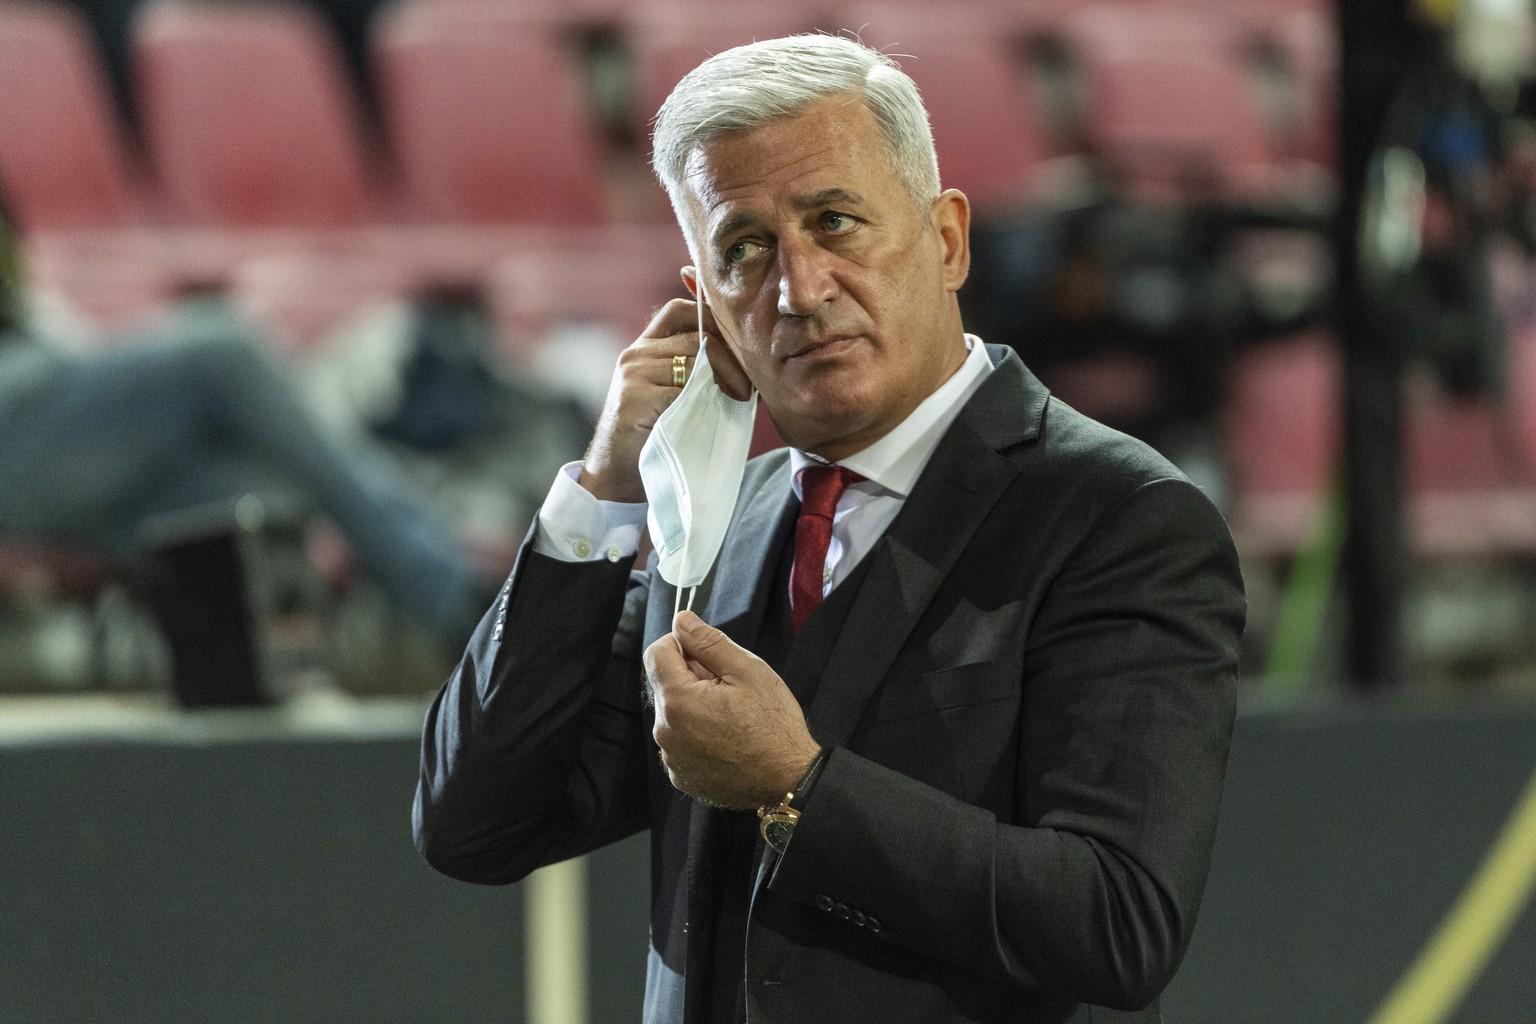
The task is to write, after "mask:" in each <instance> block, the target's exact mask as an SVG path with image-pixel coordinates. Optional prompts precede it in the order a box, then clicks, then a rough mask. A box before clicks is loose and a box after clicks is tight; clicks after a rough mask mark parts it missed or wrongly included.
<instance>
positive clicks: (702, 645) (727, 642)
mask: <svg viewBox="0 0 1536 1024" xmlns="http://www.w3.org/2000/svg"><path fill="white" fill-rule="evenodd" d="M672 635H673V636H675V637H677V642H678V644H679V645H680V646H681V647H682V649H683V655H684V656H685V657H686V658H687V660H689V661H692V662H696V663H697V664H698V665H700V666H701V667H702V668H703V669H704V671H705V672H706V673H708V676H709V677H716V678H722V679H723V678H725V677H726V676H731V675H734V676H738V677H739V676H741V675H742V674H743V673H744V672H745V670H746V669H748V668H749V667H750V666H751V664H752V663H754V662H756V661H757V660H758V659H757V656H756V655H754V654H752V652H750V651H748V650H746V649H745V648H742V647H738V646H737V645H736V642H735V641H734V640H732V639H731V638H730V637H728V636H726V635H725V634H724V633H722V632H721V631H720V630H718V629H716V628H715V627H714V626H711V625H709V624H707V623H706V622H705V621H704V620H703V619H701V618H699V617H698V616H697V615H695V614H694V613H693V612H691V611H687V610H684V611H680V612H678V613H677V618H676V619H674V620H673V622H672Z"/></svg>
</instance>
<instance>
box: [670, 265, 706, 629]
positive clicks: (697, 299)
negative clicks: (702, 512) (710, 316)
mask: <svg viewBox="0 0 1536 1024" xmlns="http://www.w3.org/2000/svg"><path fill="white" fill-rule="evenodd" d="M695 274H697V272H695ZM694 282H695V285H696V287H697V288H698V294H697V295H695V296H694V303H693V308H694V310H695V311H696V312H697V313H698V317H699V319H698V324H699V354H700V355H703V353H704V282H703V281H700V280H699V279H698V277H697V276H695V277H694ZM694 369H695V370H697V369H698V356H695V357H694ZM691 539H693V531H692V530H689V531H688V533H687V534H686V535H685V536H684V537H683V564H684V565H687V564H688V542H689V541H690V540H691ZM698 592H699V587H698V584H694V585H693V586H691V587H689V588H688V603H687V605H684V604H683V603H682V602H683V588H682V587H678V588H677V590H676V592H675V593H674V594H673V596H672V618H674V619H676V618H677V613H678V611H679V610H680V609H681V608H683V607H686V608H687V609H688V610H689V611H693V598H694V595H695V594H697V593H698Z"/></svg>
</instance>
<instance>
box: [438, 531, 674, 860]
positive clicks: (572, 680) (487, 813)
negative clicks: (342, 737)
mask: <svg viewBox="0 0 1536 1024" xmlns="http://www.w3.org/2000/svg"><path fill="white" fill-rule="evenodd" d="M646 594H647V587H646V577H645V576H644V575H643V574H641V573H631V572H630V571H629V570H628V568H627V566H625V565H623V564H612V563H609V562H581V563H570V562H562V561H559V560H557V559H552V558H548V557H546V556H543V555H540V554H538V553H537V552H535V551H533V550H532V545H531V544H525V545H524V547H523V550H522V552H521V554H520V556H519V558H518V563H517V565H516V567H515V568H514V569H513V571H512V574H511V576H510V578H509V579H508V581H507V583H506V585H505V586H504V587H503V589H502V592H501V594H500V596H499V597H498V599H497V601H496V604H495V606H494V607H493V608H492V609H491V611H490V612H489V613H488V614H487V615H486V617H485V619H484V620H483V621H482V622H481V623H480V626H479V628H478V629H477V630H476V631H475V635H474V637H473V638H472V639H471V641H470V643H469V646H468V648H467V649H466V651H465V653H464V656H463V658H462V660H461V661H460V662H459V664H458V666H457V667H456V668H455V670H454V671H453V673H452V675H451V676H450V677H449V679H448V681H447V683H446V684H445V685H444V686H443V688H442V690H441V692H439V693H438V695H437V698H436V699H435V700H434V702H433V703H432V706H431V709H430V710H429V711H428V713H427V718H426V725H425V729H424V731H423V735H422V746H421V776H420V779H419V781H418V783H417V788H416V800H415V805H414V808H413V813H412V831H413V834H414V837H415V841H416V847H417V849H418V850H419V851H420V852H421V854H422V856H423V857H425V858H426V860H427V861H428V862H429V863H430V864H431V865H432V866H433V867H435V868H437V869H438V870H439V871H442V872H443V873H445V874H448V875H452V876H454V877H455V878H460V879H464V880H466V881H472V882H484V883H506V882H514V881H517V880H518V879H520V878H522V877H524V876H525V875H527V874H528V873H529V872H531V871H533V870H534V869H535V868H538V867H541V866H543V865H545V864H550V863H554V862H556V861H560V860H564V859H567V858H569V857H573V856H577V855H579V854H582V853H585V852H587V851H589V850H592V849H596V848H597V847H599V846H602V845H605V844H607V843H609V842H612V841H614V840H616V839H620V838H622V837H624V836H626V835H629V834H631V833H633V832H637V831H639V830H640V829H642V828H644V827H645V825H646V823H647V809H646V789H645V785H646V784H645V778H646V772H645V765H646V756H647V755H646V745H645V742H646V739H647V737H648V733H647V731H646V727H645V725H644V713H643V711H644V709H643V702H642V696H641V692H642V687H641V668H640V653H641V651H640V642H641V638H640V630H641V624H642V623H643V621H644V606H645V598H646Z"/></svg>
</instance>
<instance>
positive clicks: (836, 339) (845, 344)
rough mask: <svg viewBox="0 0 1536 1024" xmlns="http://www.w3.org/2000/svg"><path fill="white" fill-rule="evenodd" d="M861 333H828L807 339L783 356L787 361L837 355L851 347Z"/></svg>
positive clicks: (860, 336)
mask: <svg viewBox="0 0 1536 1024" xmlns="http://www.w3.org/2000/svg"><path fill="white" fill-rule="evenodd" d="M862 337H863V335H862V334H828V335H824V336H822V337H820V338H816V339H815V340H813V341H807V342H805V343H804V344H803V345H801V346H800V347H799V348H797V349H796V350H795V351H793V352H791V353H790V354H789V355H788V356H786V357H785V361H786V362H788V361H789V360H792V359H815V358H821V357H830V356H835V355H839V354H841V353H843V352H845V351H847V350H848V349H849V348H852V347H853V345H854V344H856V343H857V342H858V341H859V339H861V338H862Z"/></svg>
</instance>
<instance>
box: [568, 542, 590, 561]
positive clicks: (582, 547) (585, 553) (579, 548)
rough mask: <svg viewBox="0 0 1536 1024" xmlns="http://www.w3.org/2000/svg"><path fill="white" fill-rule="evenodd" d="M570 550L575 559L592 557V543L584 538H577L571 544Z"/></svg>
mask: <svg viewBox="0 0 1536 1024" xmlns="http://www.w3.org/2000/svg"><path fill="white" fill-rule="evenodd" d="M571 550H572V551H574V552H575V553H576V557H577V558H590V557H592V542H591V541H589V540H587V538H585V537H579V538H577V539H576V540H575V541H573V542H572V543H571Z"/></svg>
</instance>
